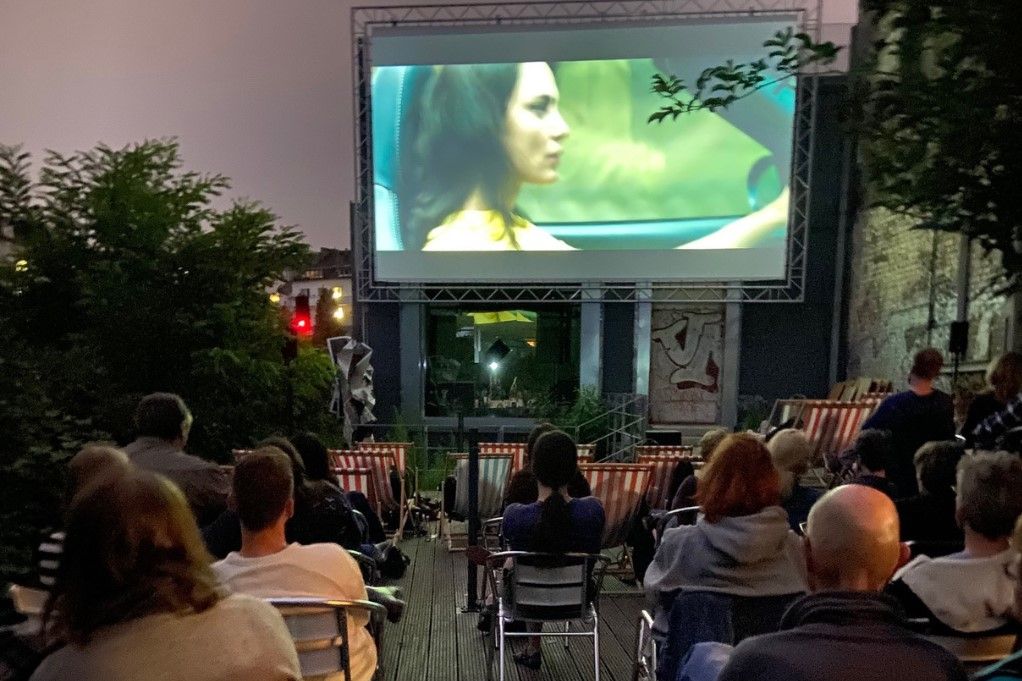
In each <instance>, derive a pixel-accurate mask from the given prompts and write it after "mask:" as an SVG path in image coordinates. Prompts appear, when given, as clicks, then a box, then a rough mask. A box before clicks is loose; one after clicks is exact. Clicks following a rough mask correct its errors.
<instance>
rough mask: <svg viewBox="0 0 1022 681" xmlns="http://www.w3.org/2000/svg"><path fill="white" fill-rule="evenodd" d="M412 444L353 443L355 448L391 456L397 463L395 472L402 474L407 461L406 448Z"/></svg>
mask: <svg viewBox="0 0 1022 681" xmlns="http://www.w3.org/2000/svg"><path fill="white" fill-rule="evenodd" d="M412 444H413V443H411V442H359V443H358V444H357V445H355V450H356V451H360V452H372V453H374V454H384V455H389V456H391V457H393V458H394V463H395V464H397V472H398V473H400V474H401V475H402V476H403V475H404V474H405V466H406V465H407V462H408V449H409V448H410V447H411V446H412Z"/></svg>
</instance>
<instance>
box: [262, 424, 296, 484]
mask: <svg viewBox="0 0 1022 681" xmlns="http://www.w3.org/2000/svg"><path fill="white" fill-rule="evenodd" d="M263 447H274V448H276V449H279V450H280V451H282V452H284V454H286V455H287V458H288V461H290V462H291V475H292V477H293V478H294V481H295V486H296V487H297V486H298V485H300V484H301V483H302V482H303V481H304V480H305V477H306V476H305V461H303V460H302V455H301V454H299V453H298V450H297V449H295V446H294V445H293V444H292V443H291V440H288V439H287V438H286V437H284V436H282V435H274V436H272V437H268V438H265V439H263V440H260V441H259V442H258V443H257V444H256V448H257V449H262V448H263Z"/></svg>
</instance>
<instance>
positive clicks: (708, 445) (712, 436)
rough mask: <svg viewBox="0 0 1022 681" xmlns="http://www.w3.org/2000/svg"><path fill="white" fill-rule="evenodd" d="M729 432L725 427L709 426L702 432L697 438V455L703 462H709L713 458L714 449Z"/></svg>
mask: <svg viewBox="0 0 1022 681" xmlns="http://www.w3.org/2000/svg"><path fill="white" fill-rule="evenodd" d="M730 434H731V433H730V431H728V430H727V429H725V428H711V429H710V430H708V431H706V432H705V433H703V436H702V437H701V438H699V456H701V457H702V459H703V462H704V463H709V462H710V459H712V458H713V452H714V450H716V449H717V447H719V446H720V443H721V442H723V441H724V438H726V437H727V436H728V435H730Z"/></svg>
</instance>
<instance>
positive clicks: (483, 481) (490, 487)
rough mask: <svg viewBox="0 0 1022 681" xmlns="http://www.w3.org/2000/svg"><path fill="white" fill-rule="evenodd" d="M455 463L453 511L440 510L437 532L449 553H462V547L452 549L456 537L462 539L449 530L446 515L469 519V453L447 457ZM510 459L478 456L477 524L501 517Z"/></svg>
mask: <svg viewBox="0 0 1022 681" xmlns="http://www.w3.org/2000/svg"><path fill="white" fill-rule="evenodd" d="M448 456H449V457H450V458H451V459H452V460H453V461H454V473H453V475H454V481H455V493H454V508H451V509H448V508H443V507H441V509H440V533H441V535H442V536H443V539H444V541H445V542H447V549H448V550H449V551H455V550H463V549H464V547H458V548H457V549H456V548H455V546H454V538H455V536H458V537H462V536H464V533H458V534H457V535H456V534H455V533H454V532H452V531H451V525H450V520H449V519H448V517H447V516H448V513H449V512H454V513H457V514H458V515H460V516H461V517H464V518H467V517H468V454H450V455H448ZM511 459H512V457H511V456H510V455H509V454H499V453H498V454H482V453H480V454H479V522H480V525H481V524H482V523H484V522H486V521H487V520H489V519H490V518H495V517H497V516H499V515H500V511H501V507H502V506H503V504H504V491H505V490H506V489H507V483H508V480H509V479H510V478H511Z"/></svg>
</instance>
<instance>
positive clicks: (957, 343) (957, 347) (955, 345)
mask: <svg viewBox="0 0 1022 681" xmlns="http://www.w3.org/2000/svg"><path fill="white" fill-rule="evenodd" d="M968 349H969V322H967V321H961V322H951V335H950V337H949V339H948V343H947V351H948V352H950V353H951V354H952V355H959V356H962V355H964V354H965V353H966V351H967V350H968Z"/></svg>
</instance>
